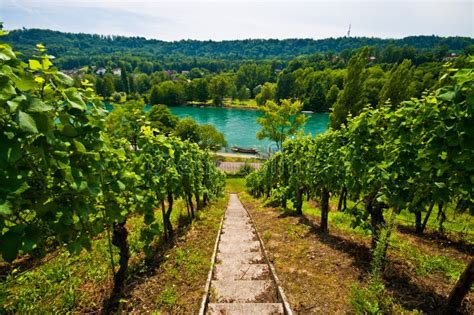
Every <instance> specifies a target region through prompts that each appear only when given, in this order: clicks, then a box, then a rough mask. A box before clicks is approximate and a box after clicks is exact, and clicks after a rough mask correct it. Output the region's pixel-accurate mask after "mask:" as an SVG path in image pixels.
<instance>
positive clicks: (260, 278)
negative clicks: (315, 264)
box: [200, 194, 291, 314]
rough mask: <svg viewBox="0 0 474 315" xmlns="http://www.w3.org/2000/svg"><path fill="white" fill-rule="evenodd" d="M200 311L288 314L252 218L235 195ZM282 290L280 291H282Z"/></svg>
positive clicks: (231, 196)
mask: <svg viewBox="0 0 474 315" xmlns="http://www.w3.org/2000/svg"><path fill="white" fill-rule="evenodd" d="M217 241H218V245H217V254H216V256H215V261H214V264H213V270H212V277H210V283H208V286H207V289H208V290H207V291H208V292H206V296H205V298H204V301H203V307H201V312H200V313H201V314H204V313H205V314H288V313H291V311H289V308H288V307H287V309H286V310H285V308H284V304H283V302H282V301H281V300H282V297H281V295H282V293H281V292H282V291H281V292H280V291H279V290H278V287H277V284H276V282H275V278H274V277H273V276H272V273H271V269H270V266H269V264H268V263H267V261H266V259H265V256H264V253H263V250H262V247H261V246H260V242H259V240H258V236H257V233H256V231H255V228H254V227H253V225H252V221H251V219H250V217H249V215H248V213H247V211H246V210H245V209H244V207H243V205H242V203H241V202H240V200H239V198H238V197H237V195H236V194H231V195H230V199H229V205H228V207H227V211H226V213H225V217H224V220H223V223H222V228H221V231H220V236H219V237H218V240H217ZM279 292H280V294H279Z"/></svg>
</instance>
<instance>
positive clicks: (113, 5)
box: [0, 0, 474, 40]
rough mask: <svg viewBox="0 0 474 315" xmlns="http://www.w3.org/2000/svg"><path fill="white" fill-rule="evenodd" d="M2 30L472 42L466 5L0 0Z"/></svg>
mask: <svg viewBox="0 0 474 315" xmlns="http://www.w3.org/2000/svg"><path fill="white" fill-rule="evenodd" d="M0 1H1V3H2V4H1V5H0V8H1V10H0V21H4V22H5V27H6V28H8V29H12V28H19V27H23V26H25V27H41V28H52V29H58V30H63V31H71V32H88V33H103V34H122V35H139V36H145V37H149V38H160V39H165V40H177V39H187V38H192V39H215V40H222V39H242V38H294V37H300V38H301V37H305V38H308V37H310V38H324V37H330V36H333V37H338V36H343V35H344V34H345V33H346V32H347V28H348V25H349V23H352V34H353V35H354V36H376V37H404V36H408V35H416V34H429V35H430V34H436V35H464V36H473V35H474V26H473V23H474V22H473V19H474V17H473V16H474V14H473V4H472V3H471V2H470V1H448V0H441V1H429V0H416V1H383V0H381V1H350V0H345V1H329V0H314V1H304V2H301V1H289V0H286V1H283V0H280V1H269V0H254V1H236V0H219V1H217V0H207V1H201V0H174V1H172V2H171V1H165V0H155V1H152V0H139V1H125V0H102V1H97V0H95V1H91V0H73V1H65V0H63V1H57V0H16V1H15V0H0Z"/></svg>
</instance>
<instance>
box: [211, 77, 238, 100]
mask: <svg viewBox="0 0 474 315" xmlns="http://www.w3.org/2000/svg"><path fill="white" fill-rule="evenodd" d="M232 87H233V84H232V82H231V81H230V79H229V77H228V76H226V75H224V74H219V75H216V76H214V77H213V78H212V79H211V82H209V94H210V96H211V98H212V102H213V103H214V105H222V102H223V100H224V98H225V97H226V96H229V95H230V93H231V91H232Z"/></svg>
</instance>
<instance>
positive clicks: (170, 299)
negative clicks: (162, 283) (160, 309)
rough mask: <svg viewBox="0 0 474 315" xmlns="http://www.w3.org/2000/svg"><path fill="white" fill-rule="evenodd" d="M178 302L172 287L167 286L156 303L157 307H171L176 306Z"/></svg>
mask: <svg viewBox="0 0 474 315" xmlns="http://www.w3.org/2000/svg"><path fill="white" fill-rule="evenodd" d="M177 300H178V296H177V293H176V289H175V288H174V286H170V285H167V286H166V287H165V288H164V290H163V291H162V292H161V294H160V295H159V296H158V299H157V301H156V303H157V304H158V305H163V306H167V307H172V306H173V305H175V304H176V301H177Z"/></svg>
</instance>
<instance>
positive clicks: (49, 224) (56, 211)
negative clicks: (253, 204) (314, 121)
mask: <svg viewBox="0 0 474 315" xmlns="http://www.w3.org/2000/svg"><path fill="white" fill-rule="evenodd" d="M5 34H6V32H4V31H1V30H0V35H5ZM37 54H38V55H37V56H36V59H32V60H29V63H28V64H26V63H24V62H22V61H20V59H19V58H18V53H16V52H14V51H13V50H12V48H11V47H10V46H9V45H7V44H5V43H2V42H0V126H1V129H0V130H1V131H0V146H1V148H0V181H1V182H0V254H1V255H2V257H3V259H4V260H6V261H13V260H14V259H15V258H17V257H18V256H19V255H22V254H25V253H35V254H37V255H38V254H40V255H41V254H44V252H45V248H46V247H47V245H49V246H50V245H51V243H53V244H55V245H56V246H58V245H59V246H63V245H65V246H67V248H68V249H69V250H70V251H71V252H80V251H81V250H82V249H83V248H90V247H91V240H92V239H93V238H94V237H96V236H98V235H103V233H104V232H107V231H111V232H112V233H111V234H112V236H111V243H112V244H113V245H115V246H117V247H118V248H119V252H120V261H119V264H120V268H119V269H118V271H117V272H116V273H115V288H114V292H113V294H115V295H117V296H118V295H120V291H121V287H122V285H123V281H124V279H125V274H126V270H127V266H128V258H129V256H130V254H129V248H128V241H127V235H128V231H127V229H126V221H127V218H128V217H130V216H131V215H133V216H142V217H143V220H144V223H145V228H144V229H143V230H142V231H141V235H142V238H143V239H144V240H145V243H146V244H147V245H149V246H147V247H146V248H145V253H146V254H151V244H152V242H153V240H154V239H155V238H156V237H157V236H160V235H163V236H164V238H165V239H166V240H168V241H170V240H171V239H172V238H173V226H172V224H171V220H170V216H171V213H172V211H173V203H174V201H175V200H176V199H178V198H181V199H183V200H184V201H185V203H186V205H187V208H188V213H189V215H190V216H191V217H193V216H194V211H195V206H196V208H197V209H199V208H202V207H203V206H204V205H205V204H207V203H208V202H209V200H211V199H213V198H216V197H218V196H220V195H221V194H222V191H223V187H224V185H225V176H224V174H223V173H222V172H220V171H219V170H218V169H217V168H216V166H215V164H214V163H213V161H212V159H211V158H210V156H209V154H208V152H206V151H203V150H201V149H200V148H199V147H198V146H197V144H194V143H191V142H189V141H182V140H180V139H178V138H175V137H172V136H165V135H162V134H160V133H159V131H158V130H155V129H153V128H151V127H150V126H149V125H147V124H143V125H142V126H141V127H140V130H139V135H138V137H137V139H134V141H136V143H131V142H130V141H129V140H127V139H125V138H117V137H113V136H112V134H113V133H112V132H111V131H110V130H107V128H106V124H105V119H106V116H107V112H106V110H105V107H104V104H103V103H102V102H101V99H100V98H99V97H97V96H96V94H95V92H94V90H93V89H92V87H91V84H90V83H89V82H88V81H86V80H85V81H83V82H82V87H81V88H76V87H73V81H72V79H71V78H69V77H68V76H66V75H64V74H62V73H61V72H59V71H58V70H57V69H56V68H55V67H54V66H53V63H52V59H53V58H54V57H53V56H50V55H48V54H47V53H46V50H45V48H44V47H43V46H42V45H37ZM193 199H194V201H193ZM156 209H161V214H162V221H163V225H161V224H159V221H158V220H157V218H155V216H156ZM162 226H163V227H162ZM106 234H107V233H106ZM112 264H113V260H112Z"/></svg>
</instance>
